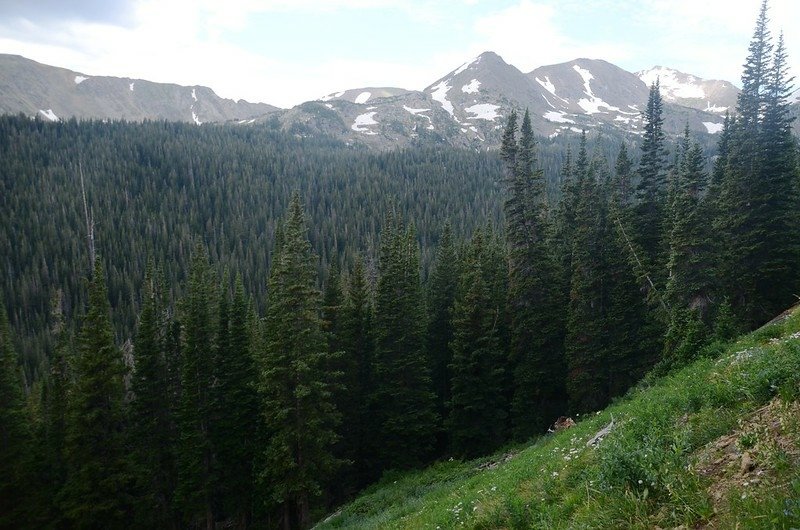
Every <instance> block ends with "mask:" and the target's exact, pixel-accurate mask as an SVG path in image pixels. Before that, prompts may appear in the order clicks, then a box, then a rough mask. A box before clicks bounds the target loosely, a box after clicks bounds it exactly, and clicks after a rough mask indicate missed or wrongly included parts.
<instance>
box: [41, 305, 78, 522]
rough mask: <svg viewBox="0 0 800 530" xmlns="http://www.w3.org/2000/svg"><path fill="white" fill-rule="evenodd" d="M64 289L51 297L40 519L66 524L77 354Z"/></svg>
mask: <svg viewBox="0 0 800 530" xmlns="http://www.w3.org/2000/svg"><path fill="white" fill-rule="evenodd" d="M63 297H64V295H63V292H62V291H61V290H60V289H59V290H58V291H56V293H55V294H54V296H53V298H52V300H51V307H50V318H51V322H52V324H51V326H50V334H51V336H52V338H53V343H54V348H53V351H52V353H51V355H50V366H49V370H48V372H47V373H46V375H45V378H44V380H43V381H42V393H41V413H42V418H41V422H40V428H39V432H38V443H37V446H36V447H37V451H38V453H39V456H38V460H39V462H38V466H37V468H38V473H39V476H38V480H37V486H38V488H39V490H40V491H39V495H38V497H39V498H40V499H42V500H41V501H40V502H39V503H38V504H37V506H38V507H39V509H40V510H41V513H39V514H38V517H37V519H39V520H41V521H44V522H49V523H52V524H53V525H55V526H60V525H63V514H62V513H61V510H60V509H59V507H58V506H57V504H56V502H55V500H56V497H57V495H58V492H59V491H60V490H61V488H62V487H63V486H64V481H65V480H66V473H67V470H66V461H65V460H66V459H65V454H64V451H65V443H66V442H65V440H66V421H67V395H68V389H69V385H70V383H71V375H70V374H71V372H70V368H69V365H70V360H71V359H72V358H73V356H74V337H73V334H72V332H71V330H70V329H69V328H68V327H67V322H66V319H65V318H64V313H63V303H64V301H63Z"/></svg>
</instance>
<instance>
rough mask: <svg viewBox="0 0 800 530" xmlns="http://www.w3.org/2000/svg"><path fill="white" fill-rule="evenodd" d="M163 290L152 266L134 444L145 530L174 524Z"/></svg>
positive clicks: (140, 342) (132, 418) (133, 407)
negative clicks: (150, 527) (149, 527)
mask: <svg viewBox="0 0 800 530" xmlns="http://www.w3.org/2000/svg"><path fill="white" fill-rule="evenodd" d="M160 291H161V286H160V285H158V283H157V278H156V273H155V270H154V266H153V264H152V262H151V263H150V264H149V266H148V269H147V274H146V275H145V280H144V293H143V300H142V311H141V314H140V316H139V325H138V329H137V331H136V338H135V340H134V350H133V351H134V359H135V371H134V374H133V380H132V384H131V392H132V394H133V400H132V401H131V404H130V412H129V426H130V435H129V441H130V445H131V448H132V450H133V456H134V463H135V476H136V482H137V484H136V486H137V494H138V495H137V503H136V519H137V521H140V522H141V523H142V524H143V525H146V526H161V527H164V526H169V525H170V524H171V523H172V522H174V514H173V511H172V506H173V503H172V496H173V490H174V488H175V459H174V452H173V444H174V443H175V436H174V429H173V421H174V419H173V417H172V410H171V402H170V395H169V387H168V375H167V360H166V355H165V351H164V341H165V339H166V331H167V330H166V325H167V322H166V320H165V319H164V318H163V312H164V308H163V306H162V294H161V292H160Z"/></svg>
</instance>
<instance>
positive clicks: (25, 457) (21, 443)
mask: <svg viewBox="0 0 800 530" xmlns="http://www.w3.org/2000/svg"><path fill="white" fill-rule="evenodd" d="M31 442H32V436H31V431H30V417H29V415H28V410H27V407H26V404H25V394H24V391H23V385H22V371H21V370H20V365H19V361H18V359H17V353H16V351H14V346H13V344H12V338H11V330H10V329H9V325H8V316H7V314H6V308H5V305H4V304H3V302H2V300H0V528H9V529H10V528H19V527H21V526H22V525H23V524H24V522H25V520H26V519H27V518H28V517H29V516H30V515H31V514H27V513H25V508H26V505H27V504H28V497H27V494H30V493H31V492H30V491H27V487H28V481H29V480H30V479H31V476H30V464H31V460H30V457H31V456H32V455H31V454H30V453H29V451H30V446H31Z"/></svg>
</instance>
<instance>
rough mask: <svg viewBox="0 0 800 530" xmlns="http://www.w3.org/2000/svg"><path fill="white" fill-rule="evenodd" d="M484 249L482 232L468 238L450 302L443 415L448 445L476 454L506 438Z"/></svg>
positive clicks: (501, 366)
mask: <svg viewBox="0 0 800 530" xmlns="http://www.w3.org/2000/svg"><path fill="white" fill-rule="evenodd" d="M487 257H488V256H487V253H486V250H485V242H484V239H483V234H482V232H480V231H478V232H476V233H475V235H474V236H473V237H472V242H471V243H470V246H469V248H468V249H467V255H466V257H465V260H464V264H463V272H462V273H461V277H460V279H459V282H458V293H457V295H456V299H455V305H454V306H453V339H452V341H451V342H450V350H451V352H452V361H451V363H450V365H449V369H450V373H451V374H452V395H451V398H450V400H449V403H448V405H449V407H448V408H449V415H448V418H447V422H446V424H447V426H448V434H449V437H450V449H451V451H452V453H454V454H456V455H461V456H467V457H474V456H478V455H482V454H486V453H488V452H490V451H491V450H493V449H495V448H497V447H498V446H500V445H501V444H502V442H503V441H504V440H505V430H506V416H507V407H506V403H505V396H504V382H505V365H506V362H505V361H506V355H505V352H504V351H503V349H502V346H501V344H500V342H499V340H498V339H499V337H498V323H499V322H500V318H499V317H500V316H501V314H500V312H499V308H498V307H497V306H493V305H492V298H491V295H490V291H489V288H488V282H487V278H486V277H485V271H486V260H487Z"/></svg>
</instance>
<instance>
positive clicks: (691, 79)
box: [638, 66, 706, 100]
mask: <svg viewBox="0 0 800 530" xmlns="http://www.w3.org/2000/svg"><path fill="white" fill-rule="evenodd" d="M638 75H639V79H641V80H642V81H643V82H644V84H646V85H647V86H650V85H652V84H653V83H655V82H656V81H658V82H659V83H660V85H659V88H660V89H661V93H662V94H663V95H664V97H665V99H667V100H675V99H678V98H686V99H690V98H691V99H701V98H704V97H706V93H705V90H703V87H702V86H700V84H699V82H700V80H699V79H698V78H696V77H695V76H693V75H686V74H681V72H678V71H677V70H673V69H672V68H664V67H663V66H656V67H653V68H651V69H650V70H644V71H643V72H639V74H638Z"/></svg>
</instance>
